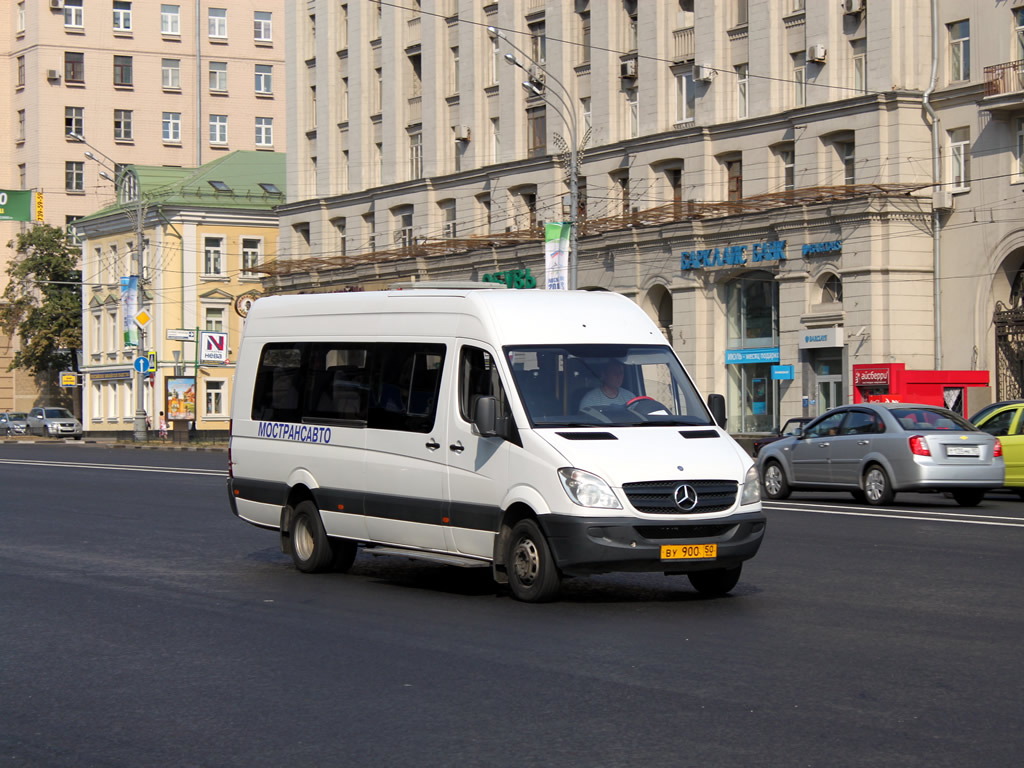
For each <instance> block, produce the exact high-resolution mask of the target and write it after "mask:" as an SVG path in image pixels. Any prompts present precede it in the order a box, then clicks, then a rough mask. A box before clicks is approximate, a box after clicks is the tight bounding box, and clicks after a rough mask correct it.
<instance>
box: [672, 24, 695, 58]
mask: <svg viewBox="0 0 1024 768" xmlns="http://www.w3.org/2000/svg"><path fill="white" fill-rule="evenodd" d="M693 41H694V34H693V27H686V28H685V29H677V30H675V31H674V32H673V33H672V59H673V61H693V59H694V53H695V50H694V42H693Z"/></svg>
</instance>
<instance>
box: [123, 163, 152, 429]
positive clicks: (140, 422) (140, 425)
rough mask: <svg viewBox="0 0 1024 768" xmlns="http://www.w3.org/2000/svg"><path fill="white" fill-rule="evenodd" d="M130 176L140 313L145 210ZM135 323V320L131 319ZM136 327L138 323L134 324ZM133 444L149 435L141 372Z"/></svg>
mask: <svg viewBox="0 0 1024 768" xmlns="http://www.w3.org/2000/svg"><path fill="white" fill-rule="evenodd" d="M129 173H130V174H132V176H131V178H132V180H133V182H134V183H133V184H132V185H131V186H132V188H133V189H134V193H135V258H133V259H132V272H133V273H134V274H135V278H136V284H137V285H138V290H139V300H138V304H137V306H138V311H139V312H141V311H142V308H143V304H145V301H146V289H145V287H144V285H143V282H142V278H143V248H144V246H145V237H144V233H143V225H144V224H145V222H144V219H145V209H144V208H143V206H142V189H141V187H140V185H139V177H138V175H137V174H135V172H134V171H127V170H126V171H124V174H125V176H127V175H128V174H129ZM131 322H133V323H134V322H135V318H134V317H133V318H131ZM136 325H138V323H136ZM138 352H139V356H140V357H146V356H147V355H146V329H145V328H143V327H142V326H141V325H139V348H138ZM132 432H133V433H134V436H135V442H137V443H141V442H145V441H146V440H147V439H148V437H149V435H148V431H147V429H146V374H144V373H143V372H142V371H138V370H137V371H136V372H135V423H134V425H133V430H132Z"/></svg>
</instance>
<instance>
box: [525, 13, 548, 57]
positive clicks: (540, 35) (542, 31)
mask: <svg viewBox="0 0 1024 768" xmlns="http://www.w3.org/2000/svg"><path fill="white" fill-rule="evenodd" d="M528 31H529V33H530V56H531V57H532V58H533V60H534V61H536V62H537V63H538V64H541V65H543V64H544V63H545V62H546V61H547V58H548V37H547V32H546V26H545V23H544V22H543V21H535V22H534V23H532V24H530V25H529V26H528Z"/></svg>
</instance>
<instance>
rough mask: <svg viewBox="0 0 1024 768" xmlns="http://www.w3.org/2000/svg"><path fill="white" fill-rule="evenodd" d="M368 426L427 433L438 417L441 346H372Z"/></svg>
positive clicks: (441, 359)
mask: <svg viewBox="0 0 1024 768" xmlns="http://www.w3.org/2000/svg"><path fill="white" fill-rule="evenodd" d="M369 354H370V387H369V406H368V409H367V424H366V425H367V427H369V428H371V429H393V430H399V431H403V432H430V430H432V429H433V428H434V418H435V416H436V415H437V404H438V395H439V393H440V389H441V373H442V370H443V368H444V358H445V346H444V344H397V343H395V344H392V343H380V344H371V345H370V347H369Z"/></svg>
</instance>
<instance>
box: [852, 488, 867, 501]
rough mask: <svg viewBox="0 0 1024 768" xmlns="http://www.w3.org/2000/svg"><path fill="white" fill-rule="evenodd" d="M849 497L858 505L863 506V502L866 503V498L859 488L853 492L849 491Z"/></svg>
mask: <svg viewBox="0 0 1024 768" xmlns="http://www.w3.org/2000/svg"><path fill="white" fill-rule="evenodd" d="M850 495H851V496H853V499H854V501H856V502H857V503H858V504H863V503H864V502H865V501H867V496H865V495H864V491H862V490H861V489H860V488H858V489H857V490H855V491H850Z"/></svg>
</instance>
